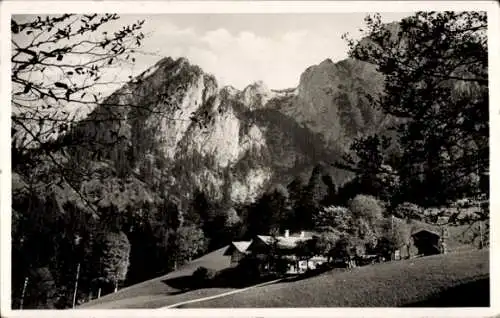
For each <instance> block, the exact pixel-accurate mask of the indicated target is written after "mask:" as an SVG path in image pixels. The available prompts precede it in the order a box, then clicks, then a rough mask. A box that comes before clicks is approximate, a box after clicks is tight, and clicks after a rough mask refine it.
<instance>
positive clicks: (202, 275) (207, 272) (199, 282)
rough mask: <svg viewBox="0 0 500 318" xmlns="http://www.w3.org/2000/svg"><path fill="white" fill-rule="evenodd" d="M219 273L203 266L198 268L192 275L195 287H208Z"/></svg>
mask: <svg viewBox="0 0 500 318" xmlns="http://www.w3.org/2000/svg"><path fill="white" fill-rule="evenodd" d="M216 274H217V272H216V271H215V270H213V269H210V268H206V267H203V266H200V267H198V268H197V269H196V270H195V271H194V272H193V275H192V281H193V285H194V286H196V287H201V286H206V285H208V283H209V282H210V281H211V280H213V279H214V277H215V275H216Z"/></svg>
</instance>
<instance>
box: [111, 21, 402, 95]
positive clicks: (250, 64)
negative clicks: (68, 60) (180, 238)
mask: <svg viewBox="0 0 500 318" xmlns="http://www.w3.org/2000/svg"><path fill="white" fill-rule="evenodd" d="M411 14H412V13H411V12H397V13H382V19H383V21H384V22H392V21H398V20H400V19H402V18H404V17H406V16H409V15H411ZM366 15H367V13H327V14H326V13H325V14H323V13H314V14H284V13H283V14H158V15H148V16H142V15H141V16H140V15H123V14H122V15H121V18H120V20H118V21H117V24H129V23H133V22H135V21H136V20H142V19H144V20H145V24H144V27H143V32H144V33H145V34H146V39H145V40H144V42H143V45H142V48H141V51H142V52H144V54H141V55H140V56H138V57H137V60H136V63H135V65H134V67H133V70H132V71H133V74H134V75H138V74H139V73H140V72H142V71H144V70H146V69H147V68H148V67H150V66H152V65H153V64H154V63H155V62H156V61H158V60H159V59H161V58H163V57H166V56H171V57H174V58H176V57H186V58H188V59H189V61H190V62H191V63H192V64H196V65H198V66H200V67H201V68H202V69H203V70H204V71H205V72H208V73H211V74H213V75H215V77H216V78H217V80H218V82H219V84H220V85H221V86H223V85H232V86H234V87H236V88H239V89H242V88H244V87H245V86H247V85H249V84H251V83H253V82H255V81H259V80H260V81H263V82H264V83H265V84H266V85H267V86H268V87H270V88H274V89H281V88H290V87H295V86H297V84H298V81H299V78H300V74H301V73H302V72H303V71H304V70H305V69H306V68H307V67H309V66H311V65H315V64H319V63H320V62H321V61H323V60H325V59H326V58H330V59H332V60H333V61H334V62H335V61H339V60H342V59H344V58H346V57H347V45H346V42H345V41H344V40H342V39H341V35H342V34H344V33H346V32H347V33H349V34H351V35H352V36H354V37H359V36H360V32H359V29H360V28H362V27H363V26H364V21H363V19H364V17H365V16H366ZM109 27H110V28H112V27H115V28H116V25H110V26H109ZM124 71H128V70H124Z"/></svg>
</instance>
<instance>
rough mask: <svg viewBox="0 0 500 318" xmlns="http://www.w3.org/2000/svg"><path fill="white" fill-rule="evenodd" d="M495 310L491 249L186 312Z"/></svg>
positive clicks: (299, 284) (388, 266) (322, 279)
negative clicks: (491, 299) (257, 309)
mask: <svg viewBox="0 0 500 318" xmlns="http://www.w3.org/2000/svg"><path fill="white" fill-rule="evenodd" d="M402 306H410V307H419V306H425V307H427V306H432V307H441V306H445V307H447V306H449V307H463V306H465V307H474V306H485V307H487V306H489V251H488V250H482V251H478V250H476V251H463V252H456V253H450V254H446V255H436V256H428V257H422V258H416V259H411V260H405V261H398V262H391V263H383V264H377V265H372V266H365V267H358V268H355V269H353V270H352V271H350V272H326V273H323V274H321V275H318V276H316V277H312V278H308V279H304V280H298V281H294V282H280V283H276V284H272V285H268V286H264V287H259V288H256V289H252V290H248V291H245V292H242V293H238V294H234V295H230V296H227V297H222V298H218V299H214V300H208V301H203V302H199V303H192V304H187V305H183V306H181V307H180V308H203V307H204V308H214V307H229V308H236V307H238V308H245V307H246V308H252V307H253V308H255V307H402Z"/></svg>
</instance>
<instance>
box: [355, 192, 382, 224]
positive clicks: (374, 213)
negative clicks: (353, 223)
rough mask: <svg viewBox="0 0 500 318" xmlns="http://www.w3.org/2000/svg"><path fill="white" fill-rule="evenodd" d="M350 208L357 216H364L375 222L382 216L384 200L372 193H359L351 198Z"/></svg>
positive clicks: (363, 217)
mask: <svg viewBox="0 0 500 318" xmlns="http://www.w3.org/2000/svg"><path fill="white" fill-rule="evenodd" d="M348 206H349V210H350V211H351V213H352V214H353V216H354V217H355V218H362V219H366V220H368V221H370V223H371V222H373V221H374V220H379V219H381V218H382V214H383V211H384V207H383V205H382V202H380V201H379V200H377V199H376V198H375V197H373V196H371V195H364V194H359V195H357V196H355V197H354V198H353V199H351V200H349V203H348Z"/></svg>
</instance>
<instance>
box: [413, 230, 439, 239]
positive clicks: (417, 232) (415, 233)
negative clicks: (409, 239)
mask: <svg viewBox="0 0 500 318" xmlns="http://www.w3.org/2000/svg"><path fill="white" fill-rule="evenodd" d="M422 232H427V233H430V234H432V235H434V236H438V237H440V236H441V235H440V234H439V233H437V232H434V231H431V230H427V229H419V230H416V231H414V232H413V233H412V234H411V236H414V235H417V234H419V233H422Z"/></svg>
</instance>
